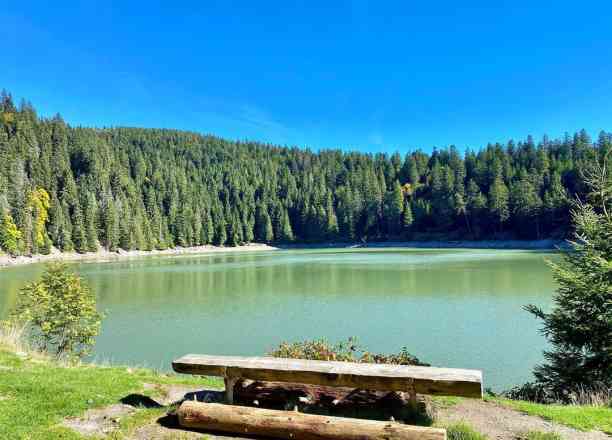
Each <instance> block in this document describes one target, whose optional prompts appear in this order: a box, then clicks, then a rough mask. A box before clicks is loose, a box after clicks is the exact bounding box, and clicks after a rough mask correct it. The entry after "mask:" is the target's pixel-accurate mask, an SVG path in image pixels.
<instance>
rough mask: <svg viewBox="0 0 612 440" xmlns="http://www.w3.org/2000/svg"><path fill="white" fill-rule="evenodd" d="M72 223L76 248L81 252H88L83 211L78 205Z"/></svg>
mask: <svg viewBox="0 0 612 440" xmlns="http://www.w3.org/2000/svg"><path fill="white" fill-rule="evenodd" d="M72 223H73V228H72V230H73V237H72V240H73V242H74V249H75V250H76V251H77V252H79V253H81V254H82V253H85V252H87V235H86V234H85V225H84V220H83V214H82V213H81V208H80V207H78V206H77V207H76V208H75V210H74V216H73V219H72Z"/></svg>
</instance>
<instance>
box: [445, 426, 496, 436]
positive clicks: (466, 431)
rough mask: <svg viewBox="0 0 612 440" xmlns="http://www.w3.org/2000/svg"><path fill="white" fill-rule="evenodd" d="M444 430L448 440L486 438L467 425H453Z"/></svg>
mask: <svg viewBox="0 0 612 440" xmlns="http://www.w3.org/2000/svg"><path fill="white" fill-rule="evenodd" d="M445 428H446V434H447V436H448V440H487V436H485V435H483V434H480V433H479V432H476V431H475V430H474V429H473V428H472V427H471V426H470V425H468V424H467V423H455V424H452V425H448V426H445Z"/></svg>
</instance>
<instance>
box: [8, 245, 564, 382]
mask: <svg viewBox="0 0 612 440" xmlns="http://www.w3.org/2000/svg"><path fill="white" fill-rule="evenodd" d="M545 258H553V259H555V258H557V257H556V256H555V255H554V254H551V253H543V252H535V251H534V252H529V251H512V250H468V249H447V250H442V249H436V250H426V249H391V248H388V249H325V250H311V249H309V250H282V251H268V252H244V253H237V252H236V253H216V254H210V255H201V256H176V257H148V258H140V259H132V260H122V261H118V262H106V263H78V264H74V265H72V267H73V268H74V269H75V270H76V271H77V272H78V273H80V274H81V275H82V276H83V277H85V278H86V279H87V281H89V283H90V285H91V287H92V288H93V289H94V291H95V292H96V294H97V297H98V306H99V309H101V310H104V311H105V312H106V314H107V318H106V319H105V321H104V323H103V327H102V332H101V334H100V336H99V337H98V340H97V345H96V348H95V354H94V359H95V360H96V361H111V362H116V363H127V364H131V365H139V366H148V367H153V368H159V369H164V370H167V369H169V368H170V362H171V360H172V359H173V358H175V357H178V356H180V355H183V354H186V353H207V354H239V355H260V354H263V353H265V352H266V351H267V350H269V349H271V348H273V347H274V346H275V345H277V344H278V343H279V342H281V341H284V340H286V341H294V340H302V339H305V338H319V337H325V338H328V339H330V340H339V339H345V338H347V337H349V336H357V337H358V340H359V341H360V342H361V343H362V344H363V345H365V346H366V347H367V348H369V349H370V350H371V351H377V352H393V351H399V350H400V349H401V348H402V347H403V346H406V347H407V348H408V351H410V352H411V353H413V354H415V355H416V356H418V357H419V358H420V359H422V360H424V361H426V362H429V363H431V364H432V365H435V366H444V367H457V368H477V369H482V370H483V371H484V380H485V386H486V387H492V388H493V389H496V390H500V389H503V388H507V387H509V386H511V385H513V384H517V383H521V382H524V381H526V380H529V379H530V378H531V376H530V374H531V368H532V367H533V366H534V365H535V364H536V363H538V362H540V361H541V359H542V354H541V352H542V349H544V348H545V347H546V342H545V340H544V338H543V337H542V336H541V335H540V334H539V332H538V327H539V323H538V322H537V321H536V320H535V318H533V317H532V316H531V315H529V314H528V313H527V312H525V311H523V310H522V306H523V305H524V304H528V303H534V304H537V305H540V306H543V307H544V308H545V309H546V308H548V307H550V305H551V295H552V293H553V291H554V288H555V284H554V281H553V279H552V276H551V274H550V270H549V269H548V267H547V266H546V264H545V261H544V260H545ZM41 271H42V266H40V265H32V266H23V267H18V268H9V269H2V270H0V318H1V317H3V316H6V314H7V313H8V311H9V310H10V308H11V307H12V306H13V304H14V302H15V296H16V292H17V291H18V289H19V288H20V287H21V286H22V285H23V283H25V282H27V281H30V280H32V279H34V278H35V277H36V276H38V275H39V274H40V272H41Z"/></svg>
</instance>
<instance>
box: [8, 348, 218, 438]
mask: <svg viewBox="0 0 612 440" xmlns="http://www.w3.org/2000/svg"><path fill="white" fill-rule="evenodd" d="M144 383H165V384H199V385H205V386H219V385H220V383H219V381H216V380H210V379H203V378H195V377H194V378H192V377H184V378H183V377H181V378H179V377H172V376H166V375H160V374H157V373H155V372H152V371H150V370H144V369H127V368H124V367H104V366H91V365H78V366H66V365H62V364H59V363H56V362H53V361H50V360H48V359H45V358H44V357H43V356H40V355H39V356H33V355H31V354H27V353H25V352H23V353H20V355H17V354H15V352H14V351H13V348H12V347H7V346H6V345H4V346H0V438H2V439H4V438H6V439H9V438H10V439H32V440H38V439H68V440H71V439H80V438H81V437H80V436H79V435H78V434H76V433H75V432H73V431H72V430H69V429H67V428H63V427H60V426H58V424H59V423H60V422H61V421H62V419H64V418H65V417H68V416H78V415H82V414H83V413H84V412H85V411H86V410H87V409H89V408H97V407H103V406H106V405H110V404H113V403H117V402H118V401H119V400H120V399H121V398H122V397H125V396H127V395H129V394H131V393H140V394H145V393H144V392H143V384H144ZM156 411H157V412H156ZM162 413H163V410H145V409H142V410H139V411H137V412H136V413H135V415H133V416H131V417H126V418H125V420H122V426H121V430H120V432H124V433H127V432H128V431H130V430H132V429H133V428H134V427H135V426H137V425H138V424H139V423H140V424H144V423H145V422H148V421H149V420H151V419H154V418H155V417H156V416H159V415H161V414H162ZM117 438H120V437H117Z"/></svg>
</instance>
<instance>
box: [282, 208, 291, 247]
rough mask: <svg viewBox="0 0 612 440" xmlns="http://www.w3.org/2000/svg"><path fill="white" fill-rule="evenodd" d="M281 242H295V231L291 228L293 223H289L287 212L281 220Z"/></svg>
mask: <svg viewBox="0 0 612 440" xmlns="http://www.w3.org/2000/svg"><path fill="white" fill-rule="evenodd" d="M279 240H280V241H283V242H290V241H293V229H292V228H291V222H290V221H289V214H288V213H287V210H285V211H284V212H283V216H282V219H281V235H280V237H279Z"/></svg>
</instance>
